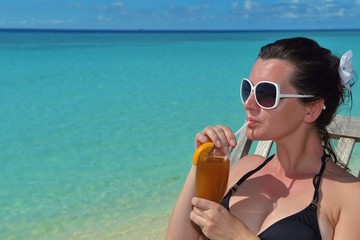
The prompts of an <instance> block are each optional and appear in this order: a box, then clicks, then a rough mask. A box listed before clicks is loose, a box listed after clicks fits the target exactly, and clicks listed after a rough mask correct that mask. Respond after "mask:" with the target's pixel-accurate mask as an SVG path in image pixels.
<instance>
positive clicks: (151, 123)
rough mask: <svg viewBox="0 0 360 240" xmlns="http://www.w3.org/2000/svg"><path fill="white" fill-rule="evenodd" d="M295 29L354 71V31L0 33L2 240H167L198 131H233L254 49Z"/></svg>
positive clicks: (359, 59)
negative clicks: (345, 59) (348, 59)
mask: <svg viewBox="0 0 360 240" xmlns="http://www.w3.org/2000/svg"><path fill="white" fill-rule="evenodd" d="M293 36H306V37H311V38H314V39H315V40H317V41H318V42H319V43H320V44H321V45H323V46H325V47H328V48H330V49H332V51H333V52H334V53H335V54H337V55H341V54H342V53H344V52H345V51H347V50H348V49H352V50H353V52H354V57H353V63H354V67H355V70H356V71H357V72H358V73H359V72H360V45H359V44H358V43H359V42H360V31H340V32H336V31H330V32H326V31H323V32H191V33H189V32H187V33H184V32H152V33H151V32H140V33H139V32H138V33H129V32H107V33H102V32H34V31H27V32H17V31H0V73H1V75H0V134H1V135H0V219H1V222H0V239H37V240H39V239H163V238H164V233H165V229H166V224H167V219H168V217H169V214H170V211H171V209H172V206H173V204H174V202H175V200H176V197H177V194H178V192H179V191H180V189H181V186H182V184H183V181H184V179H185V177H186V174H187V171H188V169H189V167H190V164H191V156H192V153H193V150H194V149H193V140H194V136H195V134H196V133H197V132H198V131H201V130H202V129H203V128H204V127H205V126H207V125H211V124H218V123H222V124H226V125H229V126H230V127H231V128H233V129H234V130H236V129H237V128H238V127H239V126H240V125H241V124H242V123H243V122H244V117H245V113H244V110H243V109H242V104H241V102H240V99H239V96H238V95H239V94H238V88H239V83H240V80H241V78H242V77H244V76H248V74H249V72H250V68H251V66H252V64H253V62H254V60H255V57H256V55H257V52H258V50H259V48H260V47H261V46H263V45H264V44H266V43H268V42H271V41H274V40H276V39H279V38H283V37H293ZM359 84H360V83H358V84H357V86H355V87H354V88H353V93H354V106H353V109H352V115H354V116H360V107H359V106H360V97H359V94H360V86H359ZM343 114H348V112H347V111H344V112H343ZM359 157H360V152H359V150H358V149H355V153H354V158H355V159H354V160H353V162H352V165H351V167H352V168H354V169H355V171H358V169H359V168H360V160H359Z"/></svg>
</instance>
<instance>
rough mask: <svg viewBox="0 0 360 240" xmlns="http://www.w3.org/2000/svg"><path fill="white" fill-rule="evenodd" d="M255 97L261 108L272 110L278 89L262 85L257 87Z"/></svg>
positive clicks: (265, 84)
mask: <svg viewBox="0 0 360 240" xmlns="http://www.w3.org/2000/svg"><path fill="white" fill-rule="evenodd" d="M255 96H256V99H257V101H258V102H259V104H260V105H261V106H263V107H266V108H271V107H273V106H274V105H275V99H276V87H275V85H273V84H270V83H260V84H258V85H257V86H256V92H255Z"/></svg>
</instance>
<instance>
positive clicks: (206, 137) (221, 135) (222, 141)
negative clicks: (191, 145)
mask: <svg viewBox="0 0 360 240" xmlns="http://www.w3.org/2000/svg"><path fill="white" fill-rule="evenodd" d="M206 142H213V143H215V146H216V147H217V148H222V150H223V152H224V153H225V154H227V153H229V147H230V146H231V147H235V146H236V137H235V135H234V133H233V131H232V130H231V129H230V128H228V127H226V126H223V125H217V126H209V127H206V128H205V129H204V131H202V132H199V133H198V134H196V136H195V148H198V147H199V146H200V145H201V144H203V143H206Z"/></svg>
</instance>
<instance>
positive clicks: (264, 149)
mask: <svg viewBox="0 0 360 240" xmlns="http://www.w3.org/2000/svg"><path fill="white" fill-rule="evenodd" d="M272 144H273V141H271V140H268V141H259V143H258V145H257V146H256V149H255V154H259V155H261V156H263V157H267V156H269V152H270V150H271V146H272Z"/></svg>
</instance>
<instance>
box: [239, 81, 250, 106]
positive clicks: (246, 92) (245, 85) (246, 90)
mask: <svg viewBox="0 0 360 240" xmlns="http://www.w3.org/2000/svg"><path fill="white" fill-rule="evenodd" d="M240 93H241V99H242V101H243V102H246V100H247V99H248V98H249V96H250V93H251V85H250V83H249V81H247V80H243V81H242V84H241V92H240Z"/></svg>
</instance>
